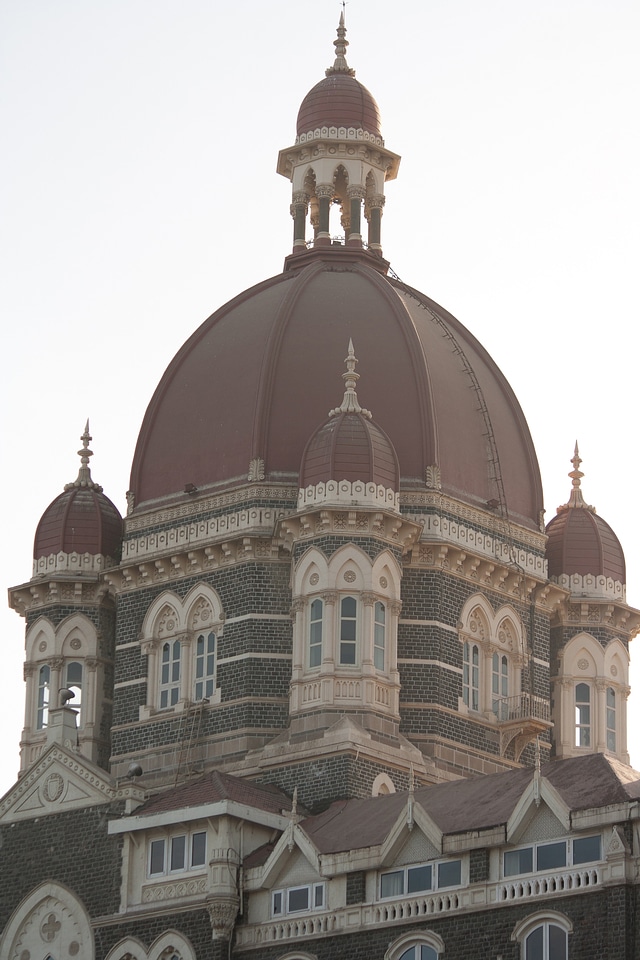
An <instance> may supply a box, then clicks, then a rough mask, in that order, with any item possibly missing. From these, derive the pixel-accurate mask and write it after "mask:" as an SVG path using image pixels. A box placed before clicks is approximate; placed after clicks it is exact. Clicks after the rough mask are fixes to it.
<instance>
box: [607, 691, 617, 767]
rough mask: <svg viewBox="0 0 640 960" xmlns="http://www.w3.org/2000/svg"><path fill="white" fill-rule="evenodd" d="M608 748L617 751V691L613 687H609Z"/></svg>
mask: <svg viewBox="0 0 640 960" xmlns="http://www.w3.org/2000/svg"><path fill="white" fill-rule="evenodd" d="M606 710H607V750H611V751H612V752H613V753H615V749H616V692H615V690H614V689H613V687H607V705H606Z"/></svg>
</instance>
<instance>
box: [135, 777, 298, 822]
mask: <svg viewBox="0 0 640 960" xmlns="http://www.w3.org/2000/svg"><path fill="white" fill-rule="evenodd" d="M222 800H231V801H234V802H235V803H240V804H245V805H246V806H248V807H254V808H255V809H258V810H264V811H265V812H267V813H276V814H278V815H281V814H282V813H285V814H286V813H288V812H289V811H290V810H291V798H290V797H288V796H287V794H286V793H284V792H283V791H282V790H280V789H279V788H278V787H275V786H273V784H258V783H253V782H252V781H251V780H242V779H240V778H239V777H233V776H230V775H229V774H227V773H221V772H220V771H219V770H214V771H213V773H207V774H206V775H205V776H203V777H200V778H199V779H198V780H192V781H191V782H189V783H184V784H181V785H180V786H178V787H173V788H171V789H169V790H164V791H163V792H162V793H159V794H156V796H154V797H151V799H149V800H147V802H146V803H144V804H143V805H142V806H141V807H138V809H137V810H136V816H137V817H144V816H147V815H151V814H155V813H164V812H165V811H170V810H183V809H184V808H185V807H201V806H204V805H205V804H211V803H219V802H220V801H222Z"/></svg>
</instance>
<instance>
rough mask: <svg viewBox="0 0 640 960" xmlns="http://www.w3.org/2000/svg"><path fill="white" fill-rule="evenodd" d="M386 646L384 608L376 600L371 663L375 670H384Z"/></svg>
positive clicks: (382, 604)
mask: <svg viewBox="0 0 640 960" xmlns="http://www.w3.org/2000/svg"><path fill="white" fill-rule="evenodd" d="M385 647H386V609H385V605H384V603H380V601H379V600H378V601H376V603H375V606H374V613H373V664H374V666H375V668H376V670H384V661H385Z"/></svg>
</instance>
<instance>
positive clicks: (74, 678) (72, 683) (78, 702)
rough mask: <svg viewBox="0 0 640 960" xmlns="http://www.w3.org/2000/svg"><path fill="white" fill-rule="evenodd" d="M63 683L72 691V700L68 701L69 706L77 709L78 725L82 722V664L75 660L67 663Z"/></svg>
mask: <svg viewBox="0 0 640 960" xmlns="http://www.w3.org/2000/svg"><path fill="white" fill-rule="evenodd" d="M65 685H66V687H67V689H69V690H71V692H72V693H73V700H71V701H70V702H69V706H70V707H71V708H72V709H73V710H77V711H78V713H79V716H78V725H80V724H81V723H82V664H81V663H78V661H77V660H72V661H71V663H68V664H67V667H66V670H65Z"/></svg>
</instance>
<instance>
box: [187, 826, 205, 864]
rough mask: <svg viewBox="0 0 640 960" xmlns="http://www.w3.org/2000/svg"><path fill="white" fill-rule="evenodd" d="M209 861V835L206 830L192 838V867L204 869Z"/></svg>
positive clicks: (193, 835)
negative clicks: (207, 860)
mask: <svg viewBox="0 0 640 960" xmlns="http://www.w3.org/2000/svg"><path fill="white" fill-rule="evenodd" d="M206 859H207V835H206V833H205V832H204V830H203V831H202V832H201V833H194V834H192V836H191V866H192V867H202V866H204V864H205V863H206Z"/></svg>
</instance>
